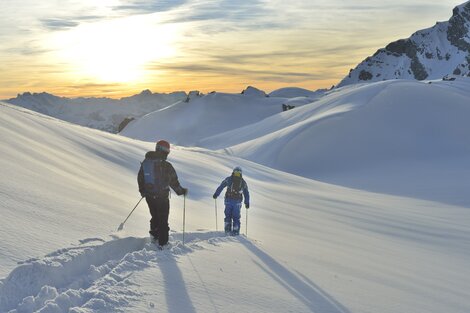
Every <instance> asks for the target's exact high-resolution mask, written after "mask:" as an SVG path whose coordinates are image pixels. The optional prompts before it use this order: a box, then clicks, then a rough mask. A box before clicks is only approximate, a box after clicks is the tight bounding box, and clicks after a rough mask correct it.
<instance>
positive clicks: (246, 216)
mask: <svg viewBox="0 0 470 313" xmlns="http://www.w3.org/2000/svg"><path fill="white" fill-rule="evenodd" d="M245 224H246V225H245V233H246V234H245V235H246V238H248V209H247V208H245Z"/></svg>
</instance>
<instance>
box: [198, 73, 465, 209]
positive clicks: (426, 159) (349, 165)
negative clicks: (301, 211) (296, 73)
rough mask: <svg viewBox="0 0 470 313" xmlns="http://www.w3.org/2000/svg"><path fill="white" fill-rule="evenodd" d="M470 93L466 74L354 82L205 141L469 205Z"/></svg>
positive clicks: (334, 179) (384, 188)
mask: <svg viewBox="0 0 470 313" xmlns="http://www.w3.org/2000/svg"><path fill="white" fill-rule="evenodd" d="M469 98H470V80H469V79H464V78H460V79H458V80H457V81H453V82H448V81H433V82H430V83H427V82H417V81H386V82H379V83H372V84H363V85H355V86H348V87H344V88H340V89H336V90H335V91H333V92H329V93H328V94H327V95H326V96H324V97H323V98H322V99H320V100H319V101H317V102H314V103H311V104H308V105H306V106H303V107H301V108H296V109H294V110H290V111H287V112H283V113H280V114H277V115H274V116H271V117H269V118H266V119H265V120H263V121H260V122H258V123H255V124H252V125H249V126H247V127H244V128H240V129H237V130H235V131H231V132H226V133H222V134H220V135H216V136H212V137H209V138H206V139H205V140H202V141H201V142H200V144H201V145H202V146H204V147H207V148H211V149H224V151H226V152H228V153H230V154H232V155H235V156H238V157H243V158H246V159H249V160H252V161H255V162H258V163H261V164H264V165H267V166H270V167H273V168H276V169H279V170H282V171H287V172H290V173H294V174H297V175H302V176H305V177H310V178H314V179H318V180H321V181H326V182H330V183H334V184H340V185H344V186H349V187H354V188H360V189H365V190H369V191H374V192H384V193H391V194H397V195H407V196H413V197H419V198H424V199H432V200H437V201H443V202H446V203H453V204H462V205H466V206H470V201H469V199H468V198H467V197H464V196H463V195H465V194H466V193H467V192H466V188H467V187H466V186H467V184H466V182H468V181H469V180H470V171H469V170H468V168H469V166H470V163H469V161H468V160H470V145H468V138H469V137H470V124H469V123H468V116H470V103H469V101H468V99H469ZM449 181H450V182H449ZM417 186H419V188H416V187H417Z"/></svg>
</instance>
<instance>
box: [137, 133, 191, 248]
mask: <svg viewBox="0 0 470 313" xmlns="http://www.w3.org/2000/svg"><path fill="white" fill-rule="evenodd" d="M169 153H170V144H169V143H168V142H167V141H165V140H160V141H158V142H157V145H156V147H155V151H149V152H147V153H146V154H145V160H144V161H143V162H142V164H141V166H140V170H139V174H138V175H137V182H138V183H139V192H140V195H141V196H142V197H145V200H146V201H147V204H148V206H149V209H150V214H151V215H152V218H151V220H150V231H149V233H150V235H152V236H153V238H154V239H155V240H158V244H159V245H160V246H163V245H166V244H167V243H168V232H169V231H170V228H169V226H168V216H169V213H170V201H169V199H168V197H169V194H170V187H171V188H172V189H173V190H174V191H175V192H176V194H177V195H179V196H180V195H186V194H187V193H188V189H186V188H183V187H181V185H180V183H179V181H178V176H177V175H176V171H175V169H174V168H173V165H171V163H170V162H168V161H167V160H166V158H167V156H168V154H169Z"/></svg>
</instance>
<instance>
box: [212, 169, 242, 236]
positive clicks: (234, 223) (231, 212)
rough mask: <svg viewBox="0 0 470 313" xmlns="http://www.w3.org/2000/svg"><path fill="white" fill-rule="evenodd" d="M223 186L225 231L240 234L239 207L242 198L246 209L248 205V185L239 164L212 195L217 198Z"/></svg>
mask: <svg viewBox="0 0 470 313" xmlns="http://www.w3.org/2000/svg"><path fill="white" fill-rule="evenodd" d="M225 187H227V191H226V192H225V211H224V213H225V219H224V222H225V233H226V234H227V235H234V236H237V235H239V234H240V209H241V206H242V199H243V198H244V200H245V207H246V208H247V209H248V208H249V207H250V193H249V192H248V185H247V184H246V182H245V180H244V179H243V177H242V169H241V168H240V167H239V166H237V167H235V168H234V169H233V172H232V175H231V176H229V177H227V178H225V179H224V180H223V181H222V183H221V184H220V186H219V187H218V188H217V190H216V191H215V193H214V195H213V196H212V197H213V198H214V199H217V197H218V196H219V195H220V193H221V192H222V190H223V189H224V188H225ZM242 194H243V195H242Z"/></svg>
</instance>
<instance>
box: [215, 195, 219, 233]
mask: <svg viewBox="0 0 470 313" xmlns="http://www.w3.org/2000/svg"><path fill="white" fill-rule="evenodd" d="M214 202H215V231H219V227H218V226H217V199H214Z"/></svg>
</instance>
